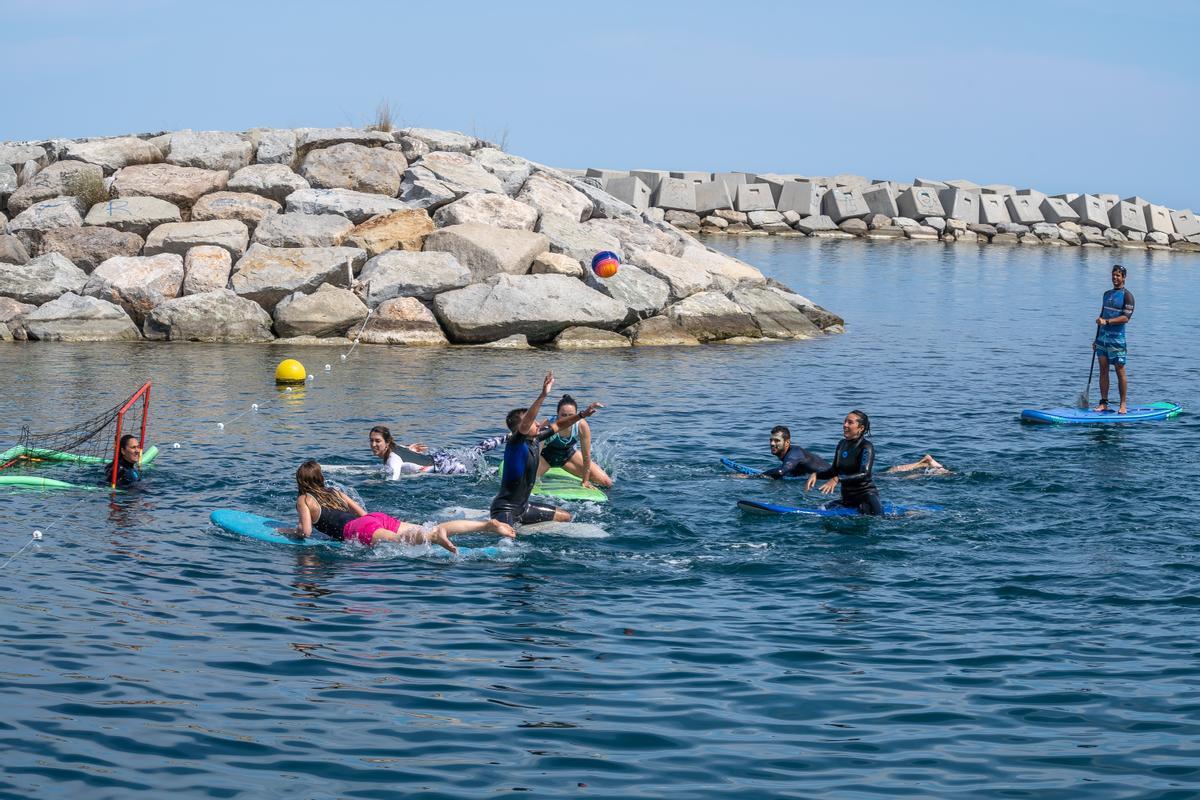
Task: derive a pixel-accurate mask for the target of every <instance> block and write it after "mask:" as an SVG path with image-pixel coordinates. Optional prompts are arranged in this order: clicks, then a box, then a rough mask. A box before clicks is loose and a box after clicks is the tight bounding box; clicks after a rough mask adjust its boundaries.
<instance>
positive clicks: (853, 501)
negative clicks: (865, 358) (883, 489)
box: [804, 410, 883, 517]
mask: <svg viewBox="0 0 1200 800" xmlns="http://www.w3.org/2000/svg"><path fill="white" fill-rule="evenodd" d="M870 432H871V420H869V419H868V418H867V415H866V414H865V413H864V412H862V411H858V410H854V411H851V412H850V413H849V414H847V415H846V419H844V420H843V421H842V440H841V441H840V442H838V446H837V452H836V453H834V456H833V466H831V467H829V469H824V470H821V471H820V472H814V473H813V474H812V475H810V476H809V477H808V483H806V484H805V485H804V490H805V491H808V490H809V489H812V488H813V486H814V485H815V484H816V482H817V478H820V479H821V480H824V481H826V482H825V483H823V484H821V494H833V492H834V490H836V489H837V488H838V485H839V484H840V485H841V488H842V497H841V499H840V500H836V501H834V502H833V503H831V504H828V505H827V506H826V507H827V508H832V507H837V506H841V507H843V508H853V509H856V510H857V511H858V513H860V514H868V515H870V516H875V517H877V516H881V515H882V514H883V504H882V503H881V502H880V501H879V490H878V489H876V488H875V483H874V482H873V481H872V480H871V471H872V470H873V469H874V467H875V445H873V444H871V442H870V440H869V439H867V434H869V433H870Z"/></svg>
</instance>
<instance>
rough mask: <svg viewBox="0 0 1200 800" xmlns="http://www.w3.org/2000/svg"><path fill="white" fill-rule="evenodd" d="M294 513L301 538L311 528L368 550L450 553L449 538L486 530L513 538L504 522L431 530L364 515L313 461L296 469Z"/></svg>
mask: <svg viewBox="0 0 1200 800" xmlns="http://www.w3.org/2000/svg"><path fill="white" fill-rule="evenodd" d="M296 514H297V516H298V517H299V524H298V525H297V526H296V529H297V533H299V535H300V536H301V537H308V536H311V535H312V532H313V529H316V530H318V531H320V532H321V533H323V534H325V535H326V536H328V537H330V538H332V539H337V540H338V541H348V542H359V543H361V544H364V545H366V546H368V547H370V546H371V545H374V544H379V543H381V542H402V543H404V544H436V545H439V546H441V547H444V548H445V549H447V550H449V551H450V552H451V553H457V552H458V548H457V547H455V546H454V544H453V543H451V541H450V537H451V536H458V535H460V534H464V533H478V532H483V531H489V532H492V533H497V534H499V535H501V536H507V537H508V538H510V539H511V538H513V537H514V536H516V532H515V531H513V529H512V526H510V525H506V524H505V523H504V522H502V521H499V520H495V519H490V520H487V521H486V522H483V521H477V520H465V519H461V520H452V521H450V522H443V523H440V524H438V525H435V526H433V527H432V528H423V527H421V526H420V525H413V524H412V523H410V522H402V521H401V520H398V519H396V518H394V517H390V516H388V515H387V514H384V513H382V512H378V511H376V512H374V513H371V514H368V513H367V511H366V509H364V508H363V507H362V506H360V505H359V504H358V503H356V502H354V500H353V499H352V498H350V497H349V496H348V495H346V494H344V493H343V492H339V491H338V490H337V489H331V488H329V487H328V486H326V485H325V475H324V474H323V473H322V472H321V465H320V464H318V463H317V462H316V461H312V460H309V461H305V462H304V463H303V464H301V465H300V468H299V469H297V470H296Z"/></svg>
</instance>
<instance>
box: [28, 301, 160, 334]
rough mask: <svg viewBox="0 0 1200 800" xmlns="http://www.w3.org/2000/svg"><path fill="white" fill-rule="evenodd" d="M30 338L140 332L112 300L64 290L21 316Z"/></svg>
mask: <svg viewBox="0 0 1200 800" xmlns="http://www.w3.org/2000/svg"><path fill="white" fill-rule="evenodd" d="M21 326H22V327H23V328H24V330H25V333H26V334H27V335H28V336H29V338H31V339H37V340H38V341H42V342H127V341H133V340H135V339H141V338H142V334H141V332H140V331H138V329H137V326H136V325H134V324H133V320H131V319H130V318H129V315H128V314H126V313H125V311H124V310H122V309H121V307H120V306H117V305H115V304H113V303H110V302H107V301H105V300H101V299H98V298H95V297H80V296H79V295H77V294H75V293H74V292H67V293H66V294H64V295H63V296H61V297H56V298H55V299H53V300H51V301H49V302H47V303H46V304H45V305H42V306H41V307H39V308H38V309H37V310H35V311H31V312H29V313H28V314H26V315H25V316H24V317H22V318H21Z"/></svg>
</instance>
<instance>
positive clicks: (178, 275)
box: [82, 253, 183, 325]
mask: <svg viewBox="0 0 1200 800" xmlns="http://www.w3.org/2000/svg"><path fill="white" fill-rule="evenodd" d="M182 288H183V258H182V257H181V256H179V255H177V254H175V253H160V254H159V255H155V256H114V257H113V258H110V259H108V260H107V261H105V262H104V263H103V264H101V265H100V266H98V267H96V269H95V270H94V271H93V272H92V274H91V276H90V277H89V278H88V280H87V284H86V285H85V286H84V287H83V292H82V294H85V295H88V296H89V297H99V298H100V299H102V300H107V301H109V302H110V303H116V304H117V305H119V306H121V308H123V309H125V311H126V313H128V314H129V316H131V317H133V319H134V321H135V322H137V323H138V324H139V325H140V324H141V323H142V320H143V319H145V317H146V314H148V313H150V310H151V309H153V308H154V307H155V306H158V305H161V304H162V303H165V302H166V301H167V300H170V299H172V298H175V297H178V296H179V293H180V291H181V290H182Z"/></svg>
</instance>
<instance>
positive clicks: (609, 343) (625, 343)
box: [551, 325, 632, 350]
mask: <svg viewBox="0 0 1200 800" xmlns="http://www.w3.org/2000/svg"><path fill="white" fill-rule="evenodd" d="M551 346H552V347H553V348H554V349H555V350H597V349H601V348H606V347H631V346H632V343H631V342H630V341H629V339H628V338H626V337H625V336H622V335H621V334H619V333H615V332H613V331H606V330H602V329H600V328H588V327H585V326H582V325H574V326H572V327H570V328H567V329H566V330H564V331H563V332H562V333H560V334H559V335H558V336H556V337H554V341H553V342H551Z"/></svg>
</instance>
